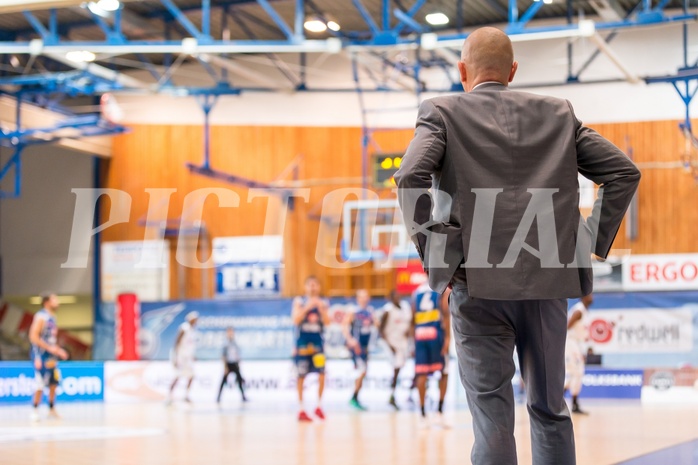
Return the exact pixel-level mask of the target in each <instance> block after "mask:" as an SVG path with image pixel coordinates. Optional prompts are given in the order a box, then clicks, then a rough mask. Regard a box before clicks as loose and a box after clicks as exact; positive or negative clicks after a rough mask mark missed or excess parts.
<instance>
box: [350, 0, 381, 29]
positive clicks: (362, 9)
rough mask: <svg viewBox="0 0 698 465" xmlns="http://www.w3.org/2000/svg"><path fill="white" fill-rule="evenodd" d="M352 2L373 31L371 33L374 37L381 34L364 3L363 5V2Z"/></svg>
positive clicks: (355, 0)
mask: <svg viewBox="0 0 698 465" xmlns="http://www.w3.org/2000/svg"><path fill="white" fill-rule="evenodd" d="M351 2H352V3H353V4H354V8H356V10H357V11H358V12H359V14H360V15H361V18H363V20H364V22H365V23H366V25H367V26H368V28H369V29H370V30H371V32H372V33H373V34H374V35H377V34H379V33H380V32H381V31H380V29H378V25H377V24H376V22H375V21H374V20H373V17H372V16H371V13H369V12H368V10H367V9H366V7H365V6H364V4H363V3H361V0H351Z"/></svg>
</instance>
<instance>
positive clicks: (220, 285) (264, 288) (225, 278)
mask: <svg viewBox="0 0 698 465" xmlns="http://www.w3.org/2000/svg"><path fill="white" fill-rule="evenodd" d="M280 283H281V263H279V262H276V263H228V264H225V265H220V266H217V267H216V297H231V296H242V295H244V296H270V295H271V296H277V295H279V292H280V291H281V284H280Z"/></svg>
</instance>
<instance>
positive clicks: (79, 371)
mask: <svg viewBox="0 0 698 465" xmlns="http://www.w3.org/2000/svg"><path fill="white" fill-rule="evenodd" d="M59 368H60V370H61V383H60V385H59V386H58V389H57V390H56V393H57V397H56V399H57V400H58V401H60V402H84V401H101V400H104V364H103V363H95V362H63V363H60V364H59ZM35 391H36V381H35V379H34V367H33V366H32V364H31V363H30V362H0V404H6V403H29V402H31V399H32V396H33V395H34V392H35Z"/></svg>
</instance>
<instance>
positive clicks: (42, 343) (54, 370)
mask: <svg viewBox="0 0 698 465" xmlns="http://www.w3.org/2000/svg"><path fill="white" fill-rule="evenodd" d="M58 306H59V304H58V297H57V296H56V294H52V293H49V294H45V295H43V296H41V310H39V311H38V312H36V314H35V315H34V318H33V319H32V324H31V327H30V328H29V341H30V342H31V359H32V362H33V364H34V377H35V378H36V392H35V393H34V410H33V411H32V415H31V419H32V421H39V404H40V403H41V398H42V397H43V395H44V389H45V388H46V387H48V389H49V391H48V407H49V416H51V417H53V418H60V417H59V416H58V413H56V409H55V404H56V388H57V387H58V384H59V383H60V381H61V372H60V370H59V369H58V359H61V360H65V359H67V358H68V353H67V352H66V351H65V350H63V349H62V348H60V347H59V346H58V344H57V343H58V325H57V324H56V310H57V309H58Z"/></svg>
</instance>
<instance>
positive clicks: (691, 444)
mask: <svg viewBox="0 0 698 465" xmlns="http://www.w3.org/2000/svg"><path fill="white" fill-rule="evenodd" d="M616 465H698V439H694V440H693V441H688V442H684V443H682V444H678V445H676V446H672V447H667V448H666V449H661V450H658V451H657V452H652V453H650V454H646V455H642V456H640V457H637V458H634V459H630V460H626V461H624V462H619V463H618V464H616Z"/></svg>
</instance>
